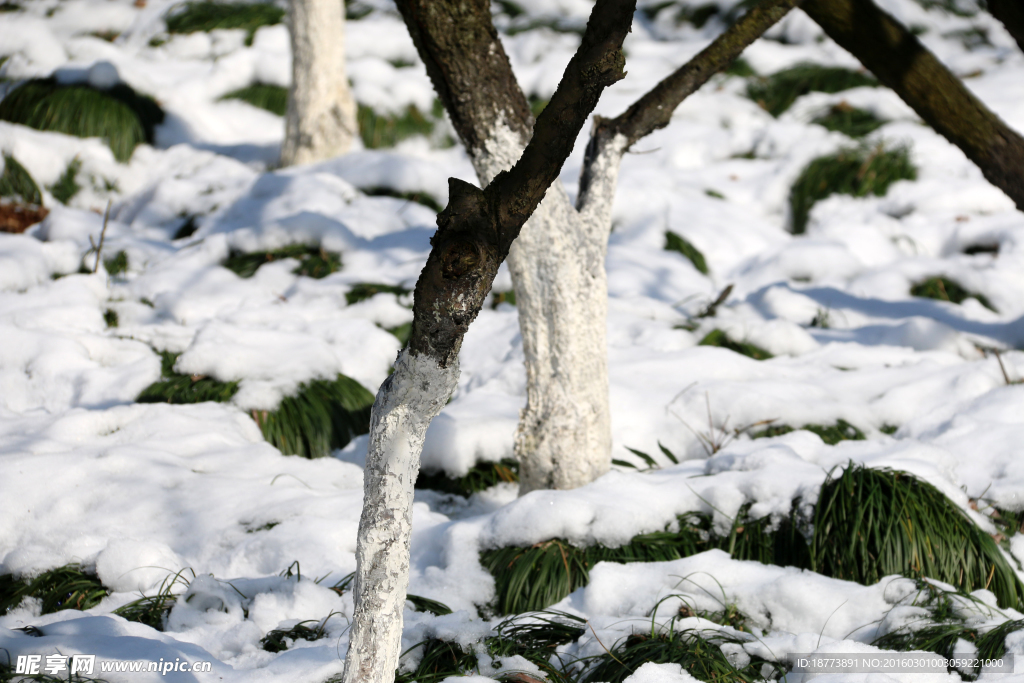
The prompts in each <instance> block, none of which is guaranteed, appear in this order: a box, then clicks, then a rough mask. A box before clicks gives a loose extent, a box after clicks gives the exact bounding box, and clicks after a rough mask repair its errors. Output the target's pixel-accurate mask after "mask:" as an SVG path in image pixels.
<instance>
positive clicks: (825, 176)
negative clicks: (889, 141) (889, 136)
mask: <svg viewBox="0 0 1024 683" xmlns="http://www.w3.org/2000/svg"><path fill="white" fill-rule="evenodd" d="M916 179H917V169H916V168H915V167H914V165H913V164H912V163H911V162H910V153H909V152H908V151H907V149H906V148H903V147H897V148H895V149H892V150H886V149H884V148H883V147H881V146H879V147H875V148H865V147H854V148H849V149H844V150H841V151H839V152H837V153H836V154H833V155H830V156H823V157H818V158H817V159H815V160H814V161H812V162H811V163H810V164H808V165H807V168H805V169H804V170H803V172H802V173H801V174H800V177H799V178H797V180H796V182H795V183H793V187H792V188H791V189H790V192H789V206H790V214H791V217H792V227H791V230H792V232H793V234H795V235H799V234H802V233H803V232H804V231H805V230H806V229H807V221H808V218H809V216H810V213H811V208H812V207H813V206H814V205H815V204H816V203H817V202H819V201H821V200H822V199H825V198H826V197H828V196H830V195H833V194H848V195H853V196H854V197H866V196H867V195H869V194H873V195H875V196H878V197H881V196H883V195H884V194H885V193H886V192H888V190H889V186H890V185H892V184H893V183H894V182H896V181H897V180H916Z"/></svg>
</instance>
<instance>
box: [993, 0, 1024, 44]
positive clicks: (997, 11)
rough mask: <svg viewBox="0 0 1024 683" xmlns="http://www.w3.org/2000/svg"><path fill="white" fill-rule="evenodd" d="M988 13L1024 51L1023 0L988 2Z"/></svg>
mask: <svg viewBox="0 0 1024 683" xmlns="http://www.w3.org/2000/svg"><path fill="white" fill-rule="evenodd" d="M988 11H989V12H991V13H992V16H994V17H995V18H996V19H998V20H999V21H1001V22H1003V26H1005V27H1006V30H1007V31H1009V32H1010V35H1011V36H1013V39H1014V40H1016V41H1017V45H1018V46H1020V49H1021V50H1024V2H1021V0H988Z"/></svg>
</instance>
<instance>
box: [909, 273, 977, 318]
mask: <svg viewBox="0 0 1024 683" xmlns="http://www.w3.org/2000/svg"><path fill="white" fill-rule="evenodd" d="M910 295H911V296H920V297H925V298H928V299H938V300H939V301H948V302H950V303H954V304H961V303H963V302H964V301H965V300H967V299H969V298H974V299H977V300H978V303H980V304H981V305H982V306H984V307H985V308H987V309H989V310H990V311H993V312H996V309H995V308H993V306H992V304H991V303H990V302H989V300H988V299H986V298H985V295H984V294H978V293H977V292H971V291H969V290H967V289H966V288H964V287H963V286H962V285H961V284H960V283H959V282H957V281H956V280H951V279H949V278H947V277H930V278H928V279H927V280H923V281H922V282H918V283H917V284H915V285H914V286H913V287H911V288H910Z"/></svg>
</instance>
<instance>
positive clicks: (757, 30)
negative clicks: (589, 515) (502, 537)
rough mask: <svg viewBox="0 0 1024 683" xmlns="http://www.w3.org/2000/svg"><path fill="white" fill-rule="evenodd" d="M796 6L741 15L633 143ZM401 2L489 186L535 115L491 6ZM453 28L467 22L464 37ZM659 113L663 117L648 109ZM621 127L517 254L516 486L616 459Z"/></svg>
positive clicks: (597, 144)
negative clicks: (520, 370)
mask: <svg viewBox="0 0 1024 683" xmlns="http://www.w3.org/2000/svg"><path fill="white" fill-rule="evenodd" d="M797 3H798V0H768V1H767V2H765V3H763V4H762V5H761V6H759V7H757V8H755V9H754V10H752V11H751V12H748V13H747V14H746V15H744V17H743V18H742V19H741V20H740V22H738V23H737V24H736V26H734V27H733V28H731V29H730V30H729V31H727V32H726V33H725V34H723V35H722V36H720V37H719V38H718V39H716V40H715V41H714V43H712V46H710V47H709V48H708V49H707V50H705V51H704V52H702V53H701V55H700V56H699V58H695V59H694V60H692V61H691V62H690V63H689V64H688V65H687V66H686V67H684V68H682V69H680V70H679V71H677V72H676V73H675V74H673V75H672V76H670V77H669V78H668V79H666V80H665V81H663V83H662V84H660V85H659V86H658V88H656V89H655V90H654V91H652V93H649V94H648V95H647V96H645V98H644V99H642V100H641V101H639V102H638V103H637V105H634V107H631V108H630V110H629V112H627V114H628V115H629V116H628V117H627V118H628V121H629V123H630V127H629V131H628V132H629V133H632V134H633V135H635V136H636V137H635V138H634V139H629V140H626V141H625V142H628V144H632V143H633V142H635V140H636V139H639V137H642V136H643V135H647V134H648V133H650V132H651V131H652V130H654V129H655V128H659V127H662V126H664V125H666V124H667V123H668V120H669V118H670V117H671V114H672V111H673V110H674V109H675V107H676V106H677V105H678V104H679V102H681V101H682V100H683V99H685V97H686V96H688V95H689V94H690V93H692V92H693V91H695V90H696V89H697V88H699V87H700V86H701V85H702V84H703V83H705V82H706V81H707V79H708V78H710V77H711V76H712V75H713V74H715V73H716V72H717V71H719V70H721V69H723V68H725V67H726V66H728V64H729V63H731V62H732V60H733V59H735V57H736V56H737V55H739V53H740V52H742V50H743V49H744V48H745V47H746V46H747V45H749V44H750V43H751V42H753V40H755V39H756V38H757V37H758V36H760V35H761V34H762V33H763V32H764V31H765V30H767V29H768V28H769V27H770V26H771V25H773V24H774V23H775V22H776V21H778V20H779V19H781V18H782V17H783V16H784V15H785V14H786V12H787V11H789V9H790V8H791V7H792V6H793V5H795V4H797ZM397 5H398V8H399V10H400V11H401V12H402V16H403V18H404V19H405V23H406V26H408V27H409V32H410V34H411V35H412V38H413V42H414V43H415V44H416V47H417V49H418V50H419V54H420V57H421V58H422V59H423V61H424V63H425V64H426V65H427V73H428V74H429V75H430V78H431V81H432V82H433V84H434V89H435V90H436V91H437V93H438V96H439V97H440V98H441V101H442V102H443V103H444V105H445V108H446V109H447V110H448V113H449V115H450V116H451V119H452V122H453V123H454V124H455V128H456V131H457V132H458V134H459V136H460V137H461V138H462V141H463V143H464V144H465V145H466V149H467V150H468V151H469V153H470V156H471V158H472V159H473V164H474V167H475V169H476V172H477V176H478V177H479V178H480V181H481V183H485V184H486V183H488V182H489V181H490V180H491V178H493V177H494V176H495V175H496V174H497V173H499V172H500V171H502V170H504V169H506V168H509V167H510V166H511V164H512V162H513V161H514V160H515V158H516V157H517V156H518V154H519V150H520V149H522V148H523V147H524V146H525V144H526V141H527V140H528V139H529V132H530V129H531V127H532V118H531V116H530V111H529V107H528V105H527V102H526V98H525V97H524V96H523V93H522V91H521V90H520V89H519V87H518V85H517V84H516V82H515V77H514V76H513V75H512V68H511V66H510V64H509V62H508V58H507V57H506V55H505V52H504V49H503V48H502V46H501V42H500V40H499V39H498V35H497V31H495V29H494V26H493V24H492V23H491V17H490V12H489V8H488V6H487V3H485V2H475V3H472V2H471V3H466V4H463V5H459V6H457V7H451V6H449V5H448V4H447V3H439V4H435V3H430V2H425V1H424V0H397ZM455 25H458V26H459V27H460V31H459V33H458V35H457V39H456V35H455V34H454V32H453V31H452V26H455ZM463 27H466V28H463ZM470 27H471V28H470ZM465 64H472V65H473V68H472V69H467V68H464V67H462V66H461V65H465ZM654 109H658V110H659V111H660V112H661V114H662V116H661V117H660V118H659V116H657V115H650V112H651V111H652V110H654ZM623 116H627V115H626V114H624V115H623ZM621 118H622V117H620V119H621ZM623 125H625V124H623ZM600 131H605V132H606V133H608V134H607V135H598V133H599V132H600ZM615 135H616V132H615V131H611V132H610V133H609V131H608V129H607V128H598V127H595V131H594V135H592V138H591V145H590V149H591V152H592V153H591V154H589V155H588V161H587V164H586V166H585V168H584V174H583V179H582V182H583V184H584V187H586V186H589V187H590V188H591V189H592V190H593V191H591V192H586V191H585V189H584V191H581V195H580V202H579V203H578V209H579V211H577V210H576V209H574V208H573V207H572V205H571V203H570V201H569V197H568V195H567V194H566V193H565V190H564V188H562V187H561V186H560V185H556V186H554V187H552V188H551V189H550V190H549V191H548V193H547V195H546V196H545V198H544V201H543V202H542V203H541V205H540V206H539V207H538V209H537V211H536V212H535V213H534V215H533V217H532V218H531V219H530V221H529V222H527V224H526V226H525V227H524V228H523V231H522V233H521V234H520V236H519V239H517V240H516V242H515V244H514V245H513V246H512V250H511V251H510V253H509V257H508V265H509V270H510V271H511V274H512V283H513V286H514V287H515V292H516V307H517V308H518V310H519V329H520V332H521V334H522V339H523V353H524V356H525V359H526V377H527V385H526V408H525V409H524V410H523V411H522V413H521V416H520V422H519V428H518V430H517V432H516V441H515V452H516V457H517V458H518V460H519V462H520V489H519V490H520V494H524V493H528V492H529V491H532V490H535V489H544V488H558V489H569V488H575V487H577V486H582V485H584V484H587V483H589V482H590V481H592V480H594V479H596V478H597V477H599V476H601V475H602V474H604V473H605V472H607V471H608V468H609V467H610V465H611V420H610V411H609V406H608V360H607V359H608V352H607V343H606V334H607V298H608V288H607V278H606V275H605V270H604V260H605V254H606V251H607V245H608V234H609V227H610V224H611V207H612V201H613V199H614V196H615V182H616V177H617V174H618V167H619V161H620V159H621V156H622V153H623V152H624V151H625V149H626V147H625V146H623V144H624V142H623V141H622V140H618V141H616V137H615ZM626 146H628V145H626ZM592 181H593V182H592ZM554 226H557V229H555V227H554ZM553 236H555V237H553Z"/></svg>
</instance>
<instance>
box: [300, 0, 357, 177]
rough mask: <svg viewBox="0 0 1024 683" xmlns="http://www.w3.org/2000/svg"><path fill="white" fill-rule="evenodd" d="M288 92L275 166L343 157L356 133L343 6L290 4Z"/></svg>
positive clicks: (312, 1)
mask: <svg viewBox="0 0 1024 683" xmlns="http://www.w3.org/2000/svg"><path fill="white" fill-rule="evenodd" d="M288 30H289V33H290V34H291V41H292V87H291V88H290V89H289V91H288V112H287V115H286V118H285V138H284V144H283V145H282V146H281V164H282V165H283V166H290V165H293V164H306V163H311V162H314V161H321V160H323V159H330V158H332V157H336V156H338V155H340V154H344V153H345V152H347V151H348V150H349V149H350V148H351V147H352V140H353V138H354V137H355V135H356V134H358V127H357V123H356V103H355V100H354V99H353V98H352V92H351V90H350V89H349V86H348V78H347V77H346V75H345V3H344V2H343V1H342V0H291V5H290V11H289V17H288Z"/></svg>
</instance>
